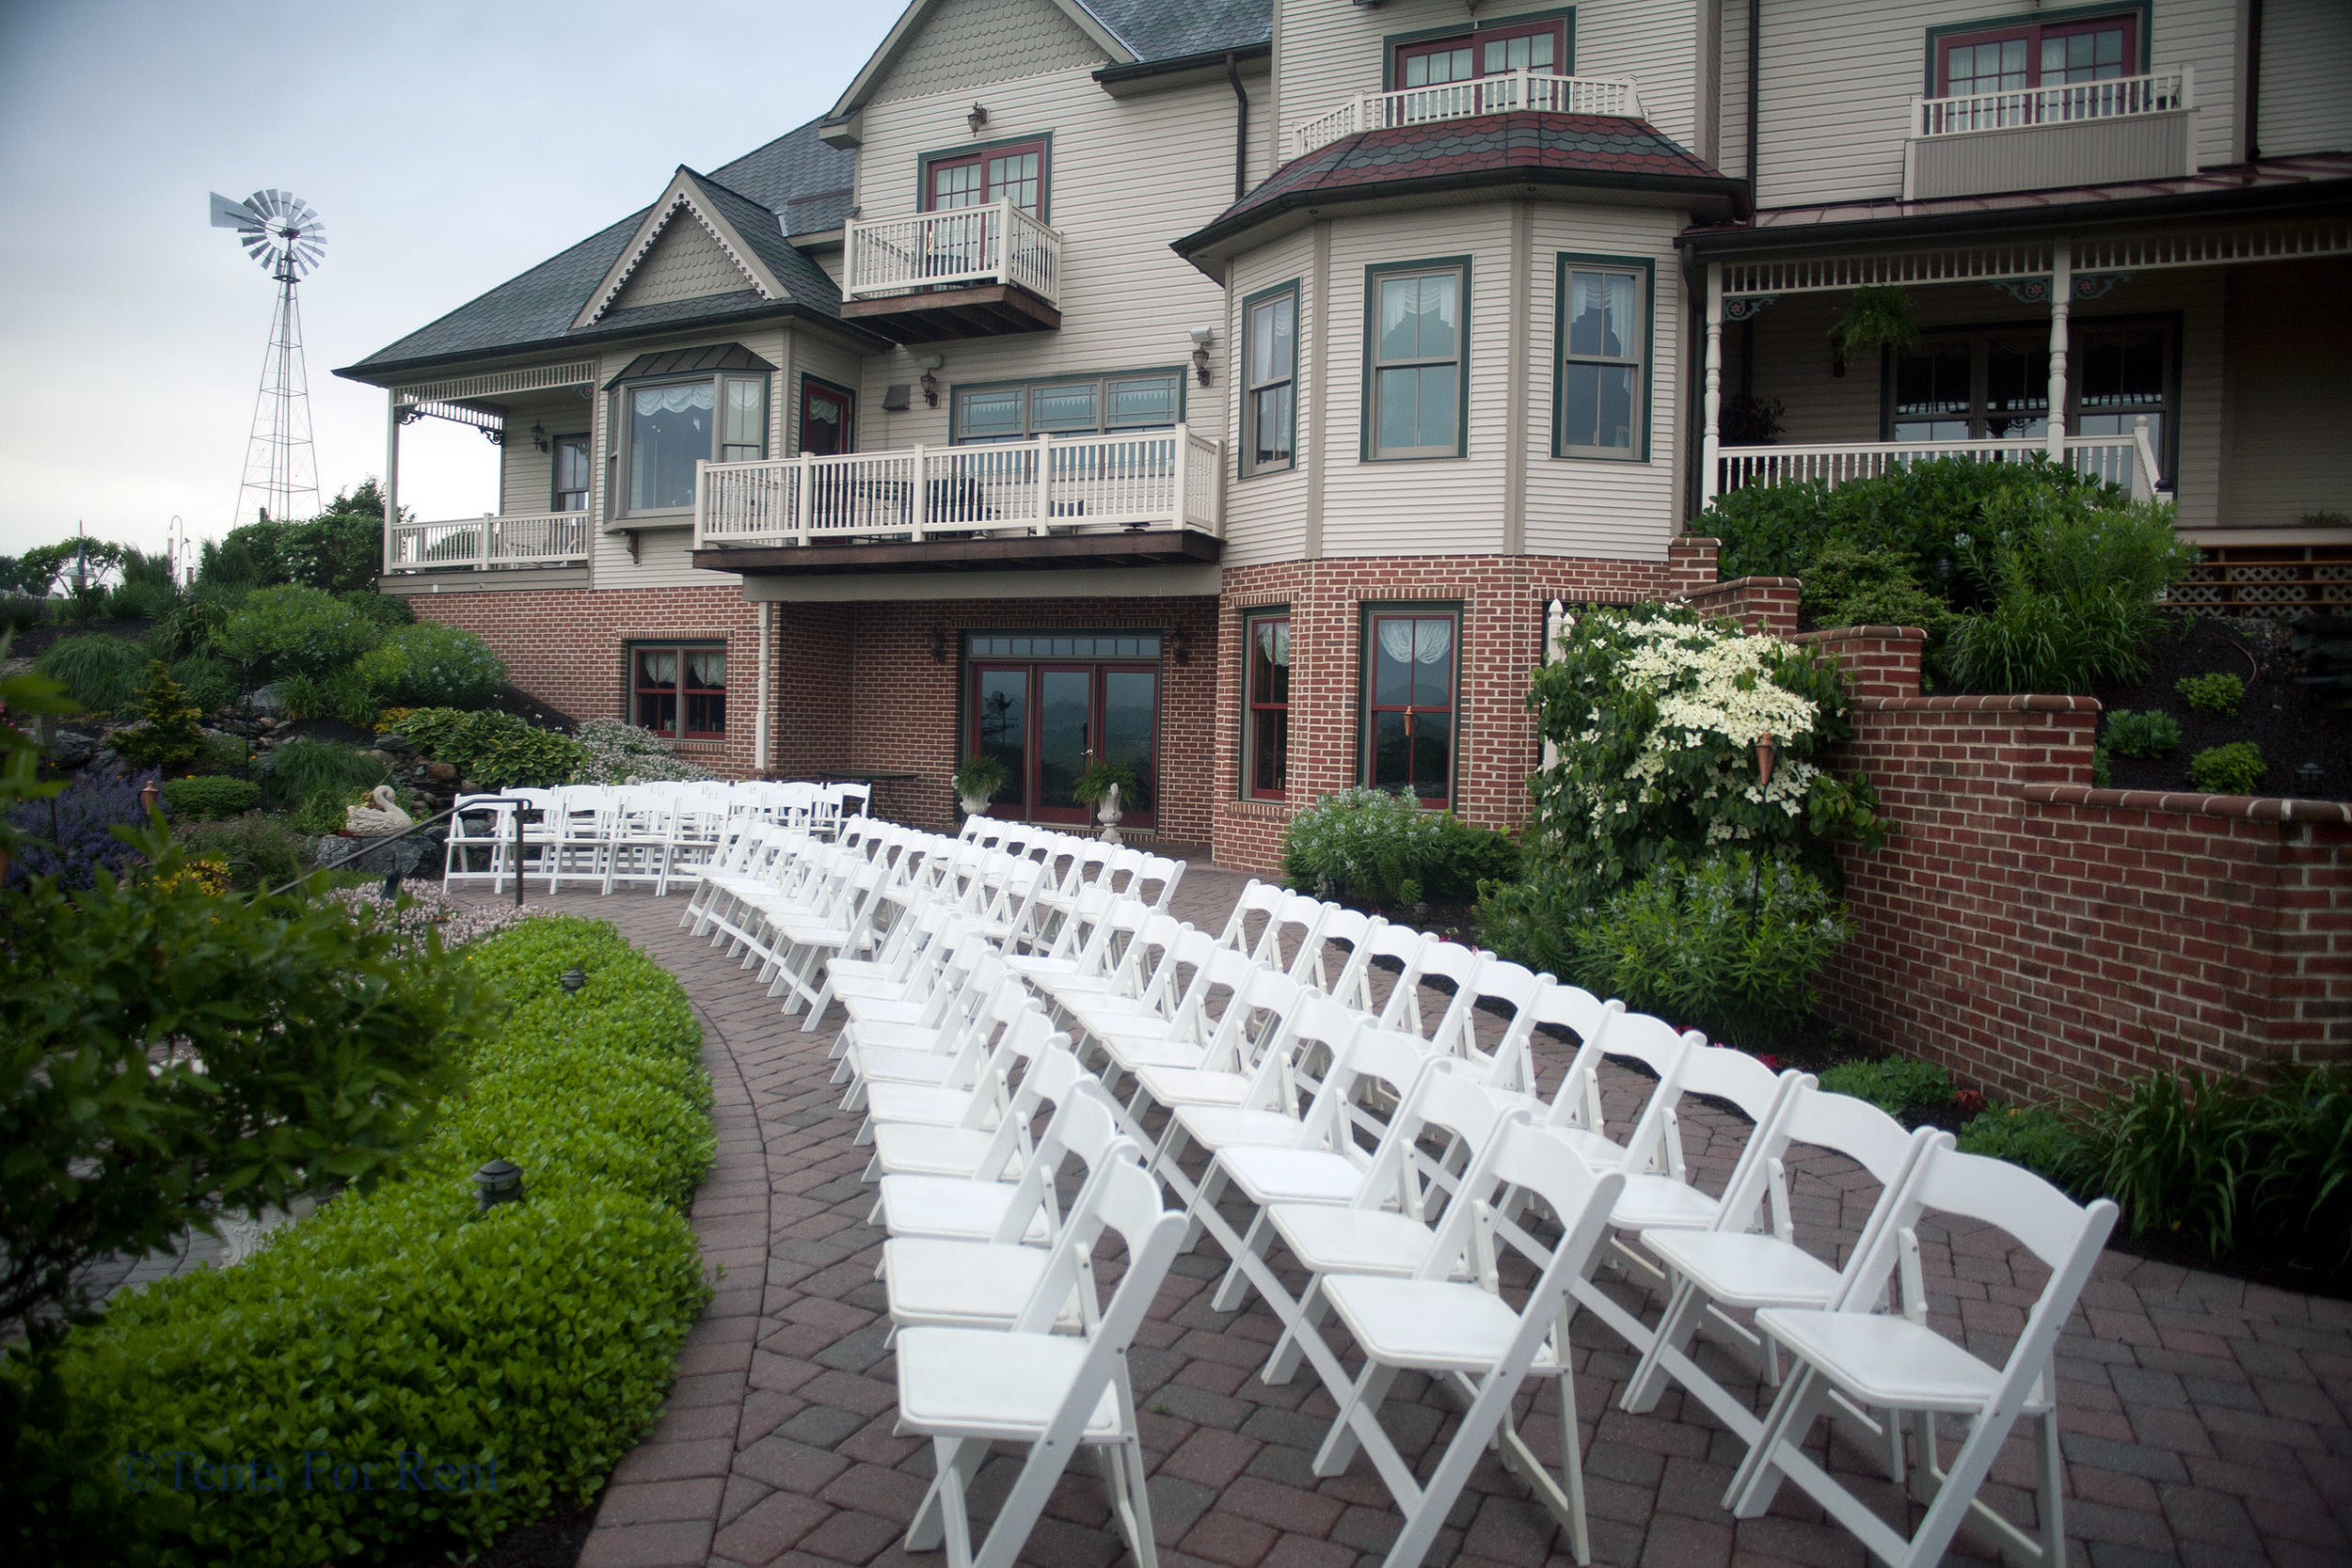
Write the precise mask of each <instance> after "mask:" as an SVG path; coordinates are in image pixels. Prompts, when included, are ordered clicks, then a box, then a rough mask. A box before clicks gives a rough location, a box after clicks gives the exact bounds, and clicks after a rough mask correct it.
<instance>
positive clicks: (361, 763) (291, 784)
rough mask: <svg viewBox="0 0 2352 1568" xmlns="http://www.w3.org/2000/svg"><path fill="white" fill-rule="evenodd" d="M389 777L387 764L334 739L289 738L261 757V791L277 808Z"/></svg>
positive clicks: (371, 784) (370, 785) (363, 787)
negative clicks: (338, 743) (386, 768)
mask: <svg viewBox="0 0 2352 1568" xmlns="http://www.w3.org/2000/svg"><path fill="white" fill-rule="evenodd" d="M387 777H389V775H388V774H386V772H385V771H384V765H383V764H382V763H380V762H378V761H376V760H375V759H374V758H373V757H372V756H369V755H368V754H367V753H366V752H362V751H359V750H358V749H357V748H355V747H351V746H338V745H336V744H335V743H334V742H333V741H331V740H289V741H287V742H286V743H285V744H284V745H282V746H279V747H278V748H277V749H276V750H275V751H272V752H269V753H268V754H266V755H265V756H263V757H262V794H263V795H264V797H265V798H266V799H267V800H268V801H269V803H270V806H271V807H272V809H274V810H278V811H290V810H292V809H293V808H294V807H296V806H299V805H300V804H302V803H303V802H304V801H305V800H310V798H311V797H312V796H314V795H322V794H329V793H332V794H335V795H338V796H341V795H348V794H350V793H351V792H353V791H355V790H366V789H373V788H374V787H375V786H376V785H377V784H382V783H383V782H384V781H385V779H386V778H387ZM337 815H338V816H341V814H340V813H338V814H337Z"/></svg>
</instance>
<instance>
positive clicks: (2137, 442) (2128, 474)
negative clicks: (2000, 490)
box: [1707, 419, 2161, 500]
mask: <svg viewBox="0 0 2352 1568" xmlns="http://www.w3.org/2000/svg"><path fill="white" fill-rule="evenodd" d="M2049 450H2050V443H2049V442H2048V441H2047V440H2045V439H2043V438H2042V437H2041V436H2031V437H2028V438H2026V439H2024V440H2014V441H2010V440H2001V441H1842V442H1815V443H1810V444H1804V445H1788V446H1772V447H1724V449H1723V450H1722V451H1721V452H1720V453H1719V454H1718V456H1717V459H1716V473H1715V485H1714V488H1712V489H1711V490H1709V491H1708V496H1707V499H1710V500H1711V499H1713V498H1714V497H1716V496H1721V495H1728V494H1730V493H1731V492H1732V491H1734V490H1738V489H1740V488H1741V487H1743V486H1745V485H1750V484H1803V483H1809V482H1812V481H1819V482H1820V483H1823V484H1826V485H1831V486H1833V487H1834V486H1836V485H1838V484H1843V483H1850V482H1851V481H1853V480H1857V479H1874V478H1876V477H1877V476H1879V475H1880V474H1883V473H1885V472H1886V471H1887V470H1889V469H1891V468H1899V467H1908V466H1909V465H1911V464H1914V463H1927V462H1931V461H1933V460H1934V459H1936V458H1940V457H1958V458H1963V459H1966V460H1968V461H1970V462H1976V463H2029V462H2031V461H2033V460H2034V459H2035V458H2037V457H2042V456H2046V455H2047V454H2048V452H2049ZM2066 462H2067V465H2068V466H2069V467H2072V468H2074V471H2075V472H2077V473H2081V474H2089V475H2091V476H2093V477H2095V478H2098V479H2104V480H2106V481H2107V482H2108V483H2111V484H2120V485H2122V487H2123V488H2124V489H2125V490H2127V491H2129V492H2130V493H2131V496H2132V499H2134V500H2146V499H2149V498H2151V497H2152V496H2153V495H2154V494H2155V493H2156V490H2157V487H2158V485H2159V484H2160V483H2161V477H2160V476H2159V474H2158V473H2157V470H2156V454H2155V448H2154V444H2153V442H2152V441H2151V440H2150V438H2149V434H2148V424H2147V421H2146V420H2144V419H2143V420H2140V421H2139V423H2138V426H2137V429H2135V430H2134V431H2133V433H2132V434H2131V435H2129V436H2068V437H2067V438H2066Z"/></svg>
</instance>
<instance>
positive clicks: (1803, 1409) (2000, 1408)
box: [1724, 1148, 2116, 1568]
mask: <svg viewBox="0 0 2352 1568" xmlns="http://www.w3.org/2000/svg"><path fill="white" fill-rule="evenodd" d="M1928 1211H1934V1212H1940V1213H1944V1214H1949V1215H1954V1216H1957V1217H1960V1218H1963V1219H1969V1220H1976V1221H1978V1222H1979V1223H1981V1224H1985V1225H1990V1226H1994V1227H1998V1228H2000V1229H2002V1230H2004V1231H2007V1232H2008V1233H2009V1234H2010V1236H2012V1237H2014V1238H2015V1239H2016V1240H2017V1241H2019V1242H2021V1243H2024V1244H2025V1246H2026V1250H2028V1251H2030V1252H2031V1253H2032V1254H2033V1255H2034V1256H2035V1257H2036V1258H2038V1259H2041V1261H2042V1264H2043V1265H2044V1266H2045V1267H2047V1268H2048V1269H2049V1271H2050V1277H2049V1279H2048V1281H2047V1282H2046V1283H2045V1284H2044V1285H2043V1286H2042V1294H2041V1295H2040V1297H2039V1298H2037V1299H2036V1300H2035V1302H2034V1304H2033V1307H2032V1309H2031V1310H2030V1311H2028V1312H2027V1313H2026V1325H2025V1329H2024V1331H2023V1332H2022V1333H2020V1334H2019V1335H2018V1336H2017V1338H2016V1340H2015V1342H2014V1343H2013V1344H2012V1345H2011V1347H2010V1353H2009V1355H2008V1358H2007V1359H2006V1360H2004V1361H2003V1362H2002V1363H2001V1364H2000V1365H1999V1366H1994V1365H1993V1364H1991V1363H1990V1362H1987V1361H1984V1360H1982V1359H1980V1358H1979V1356H1977V1355H1976V1354H1974V1353H1973V1352H1971V1351H1970V1350H1968V1349H1967V1348H1966V1347H1965V1346H1963V1345H1962V1344H1959V1343H1957V1342H1955V1341H1954V1340H1952V1339H1949V1338H1946V1337H1945V1336H1944V1335H1942V1334H1939V1333H1937V1332H1936V1331H1935V1330H1934V1329H1933V1328H1931V1327H1930V1326H1929V1325H1928V1322H1927V1315H1928V1303H1927V1290H1926V1282H1925V1279H1924V1277H1923V1276H1922V1274H1921V1271H1920V1266H1919V1243H1918V1233H1917V1230H1916V1228H1915V1227H1916V1226H1917V1224H1918V1221H1919V1217H1920V1215H1921V1214H1922V1213H1923V1212H1928ZM2115 1216H2116V1206H2115V1204H2114V1203H2113V1201H2111V1200H2110V1199H2107V1198H2104V1197H2103V1198H2099V1199H2096V1200H2095V1201H2093V1202H2091V1203H2090V1204H2089V1205H2088V1206H2085V1205H2080V1204H2077V1203H2075V1202H2074V1200H2073V1199H2072V1198H2070V1197H2068V1196H2066V1195H2065V1194H2064V1193H2062V1192H2060V1191H2058V1189H2057V1188H2056V1187H2053V1186H2052V1185H2050V1183H2049V1182H2047V1181H2044V1180H2042V1178H2040V1177H2038V1176H2036V1175H2034V1174H2033V1173H2032V1172H2031V1171H2028V1170H2026V1168H2025V1167H2023V1166H2022V1165H2013V1164H2010V1163H2009V1162H2008V1161H2006V1160H1996V1159H1992V1158H1990V1157H1988V1156H1985V1155H1979V1154H1963V1153H1960V1152H1958V1151H1957V1150H1955V1149H1951V1148H1934V1149H1931V1150H1930V1151H1929V1152H1928V1153H1927V1154H1926V1155H1925V1156H1924V1157H1923V1158H1922V1159H1921V1161H1920V1169H1919V1173H1918V1175H1917V1178H1916V1179H1915V1180H1914V1181H1913V1182H1912V1186H1911V1193H1910V1195H1909V1196H1908V1197H1907V1198H1906V1199H1905V1200H1904V1202H1903V1204H1902V1206H1901V1208H1900V1209H1899V1212H1896V1213H1895V1214H1894V1215H1892V1216H1890V1218H1889V1221H1888V1223H1887V1224H1886V1225H1884V1226H1883V1227H1882V1228H1881V1229H1880V1232H1879V1235H1878V1237H1877V1242H1876V1244H1875V1245H1874V1246H1873V1247H1872V1248H1871V1255H1870V1259H1869V1261H1868V1262H1867V1264H1866V1265H1865V1266H1864V1267H1863V1268H1861V1269H1860V1270H1858V1271H1856V1275H1855V1277H1854V1278H1853V1279H1852V1280H1851V1282H1850V1284H1849V1285H1848V1287H1847V1290H1846V1292H1845V1294H1844V1296H1843V1297H1842V1299H1840V1301H1839V1302H1838V1303H1837V1304H1836V1306H1834V1307H1829V1308H1826V1309H1821V1310H1811V1311H1807V1310H1800V1309H1791V1308H1786V1307H1767V1308H1765V1309H1764V1310H1763V1311H1761V1312H1758V1313H1757V1314H1756V1327H1757V1328H1759V1329H1761V1330H1762V1331H1763V1332H1764V1333H1766V1334H1769V1335H1771V1336H1772V1338H1774V1339H1776V1340H1778V1341H1779V1342H1780V1344H1781V1345H1782V1346H1783V1347H1784V1348H1785V1349H1786V1350H1788V1353H1789V1354H1790V1355H1791V1356H1792V1357H1793V1358H1794V1360H1795V1365H1794V1366H1793V1367H1792V1369H1791V1370H1790V1373H1789V1376H1788V1381H1787V1382H1786V1383H1784V1384H1783V1385H1782V1386H1781V1390H1780V1396H1779V1398H1777V1399H1776V1400H1774V1401H1773V1402H1772V1411H1771V1413H1770V1414H1769V1415H1767V1416H1766V1417H1765V1418H1764V1429H1763V1433H1762V1434H1761V1435H1760V1436H1759V1437H1758V1438H1757V1439H1756V1444H1755V1446H1754V1447H1753V1448H1752V1449H1750V1450H1749V1452H1748V1457H1747V1458H1746V1460H1745V1461H1743V1462H1742V1463H1741V1465H1740V1470H1739V1473H1738V1474H1737V1475H1735V1476H1734V1477H1733V1478H1732V1482H1731V1488H1730V1491H1729V1492H1728V1493H1727V1494H1726V1496H1725V1498H1724V1504H1725V1506H1726V1507H1728V1508H1729V1509H1730V1510H1731V1511H1732V1513H1735V1514H1737V1515H1738V1516H1739V1517H1740V1518H1742V1519H1753V1518H1756V1517H1757V1516H1759V1515H1760V1514H1762V1513H1764V1511H1765V1510H1766V1509H1767V1508H1769V1507H1770V1506H1771V1505H1772V1496H1773V1494H1774V1493H1775V1492H1776V1491H1777V1490H1778V1489H1779V1485H1780V1481H1781V1480H1782V1479H1783V1478H1784V1477H1786V1478H1787V1479H1788V1480H1790V1481H1795V1482H1796V1483H1797V1484H1798V1486H1799V1487H1801V1488H1802V1489H1803V1490H1804V1492H1805V1493H1806V1495H1807V1496H1809V1497H1812V1498H1813V1500H1814V1501H1815V1502H1817V1503H1819V1504H1820V1505H1821V1507H1822V1508H1824V1509H1825V1510H1827V1511H1828V1512H1829V1514H1830V1516H1831V1517H1832V1518H1834V1519H1836V1521H1837V1522H1838V1523H1839V1524H1841V1525H1843V1526H1845V1527H1846V1528H1847V1529H1848V1530H1850V1531H1851V1532H1852V1534H1853V1535H1854V1537H1855V1538H1856V1539H1857V1540H1859V1541H1860V1542H1861V1543H1862V1544H1863V1545H1864V1546H1865V1547H1867V1548H1868V1550H1869V1552H1870V1554H1871V1555H1872V1556H1873V1557H1876V1558H1878V1559H1879V1560H1881V1561H1883V1562H1885V1563H1888V1564H1890V1565H1892V1568H1926V1565H1928V1564H1931V1563H1935V1562H1940V1561H1941V1560H1943V1557H1944V1551H1945V1548H1946V1547H1947V1546H1948V1545H1950V1544H1951V1541H1952V1537H1953V1535H1954V1534H1956V1533H1957V1532H1958V1531H1959V1529H1960V1527H1961V1525H1962V1524H1963V1523H1964V1522H1970V1521H1973V1522H1975V1523H1976V1524H1978V1525H1979V1526H1981V1527H1983V1528H1985V1529H1986V1530H1987V1532H1988V1533H1989V1534H1991V1535H1992V1536H1993V1538H1994V1540H1996V1541H1997V1542H1998V1543H1999V1544H2000V1547H2001V1550H2002V1553H2003V1555H2004V1556H2010V1557H2014V1558H2016V1559H2018V1560H2023V1561H2026V1562H2028V1563H2032V1564H2035V1565H2037V1568H2060V1565H2061V1564H2062V1563H2063V1562H2064V1561H2065V1560H2066V1519H2065V1513H2064V1506H2063V1502H2062V1493H2063V1483H2064V1474H2063V1472H2064V1469H2065V1462H2064V1458H2063V1456H2062V1455H2061V1453H2060V1452H2059V1449H2058V1383H2057V1373H2056V1369H2055V1367H2054V1366H2053V1364H2052V1359H2053V1358H2052V1352H2053V1350H2054V1348H2055V1347H2056V1345H2057V1342H2058V1331H2059V1329H2061V1328H2062V1327H2064V1326H2065V1323H2066V1319H2067V1315H2068V1314H2069V1313H2071V1312H2073V1311H2074V1304H2075V1302H2076V1301H2077V1300H2078V1299H2079V1298H2080V1297H2081V1295H2082V1290H2083V1286H2084V1285H2085V1284H2086V1283H2087V1282H2088V1281H2089V1280H2090V1271H2091V1269H2092V1267H2093V1266H2094V1265H2095V1264H2096V1263H2097V1262H2098V1260H2099V1249H2100V1248H2101V1247H2102V1246H2104V1245H2106V1239H2107V1235H2108V1232H2109V1231H2111V1230H2112V1229H2114V1227H2115ZM1897 1274H1899V1275H1900V1285H1901V1301H1902V1311H1901V1312H1900V1314H1893V1313H1882V1312H1877V1311H1874V1310H1872V1307H1874V1306H1875V1304H1876V1303H1877V1301H1878V1299H1879V1297H1880V1295H1881V1293H1882V1292H1883V1291H1884V1290H1885V1289H1886V1287H1887V1284H1888V1281H1889V1277H1890V1276H1891V1275H1897ZM1832 1390H1835V1391H1836V1393H1837V1394H1839V1395H1841V1396H1842V1397H1843V1398H1844V1399H1846V1400H1848V1401H1850V1402H1852V1403H1855V1404H1858V1405H1861V1406H1863V1407H1864V1408H1866V1409H1873V1410H1883V1411H1886V1412H1887V1413H1888V1415H1889V1418H1890V1420H1899V1419H1900V1418H1904V1417H1908V1418H1910V1424H1911V1427H1912V1444H1913V1449H1912V1456H1911V1458H1912V1462H1911V1486H1912V1493H1913V1496H1914V1497H1915V1500H1916V1501H1918V1502H1920V1503H1923V1504H1925V1505H1926V1513H1925V1514H1924V1515H1923V1516H1922V1517H1921V1518H1920V1521H1919V1524H1918V1527H1917V1528H1915V1529H1913V1530H1912V1531H1911V1532H1910V1534H1909V1535H1908V1536H1906V1535H1905V1534H1903V1533H1902V1532H1901V1531H1900V1530H1899V1529H1898V1528H1896V1527H1894V1526H1890V1525H1889V1524H1887V1523H1886V1521H1885V1520H1883V1519H1882V1518H1880V1517H1879V1516H1878V1514H1876V1513H1873V1512H1872V1511H1871V1510H1870V1509H1869V1508H1868V1507H1867V1506H1866V1505H1865V1504H1864V1503H1863V1502H1862V1501H1861V1499H1860V1498H1858V1497H1855V1496H1854V1495H1853V1494H1852V1493H1851V1492H1850V1491H1848V1490H1847V1489H1846V1487H1845V1486H1844V1485H1842V1484H1841V1483H1840V1482H1839V1481H1837V1479H1836V1477H1835V1476H1832V1475H1831V1474H1830V1473H1829V1472H1828V1471H1826V1470H1824V1469H1823V1468H1822V1467H1821V1466H1820V1465H1819V1464H1818V1463H1816V1462H1815V1461H1814V1459H1813V1458H1812V1456H1811V1455H1809V1454H1807V1453H1805V1452H1804V1449H1803V1447H1802V1446H1801V1445H1802V1444H1803V1443H1804V1438H1805V1435H1806V1433H1808V1432H1809V1431H1810V1430H1811V1428H1812V1425H1813V1421H1814V1418H1816V1417H1817V1416H1819V1415H1820V1414H1821V1412H1822V1410H1823V1408H1824V1405H1825V1403H1826V1402H1827V1400H1828V1397H1829V1395H1830V1393H1831V1391H1832ZM1939 1416H1949V1417H1955V1418H1961V1419H1963V1420H1964V1421H1965V1422H1966V1423H1967V1429H1968V1430H1967V1434H1966V1436H1965V1437H1963V1439H1962V1440H1961V1443H1960V1449H1959V1452H1958V1453H1957V1454H1956V1455H1955V1456H1954V1458H1953V1459H1952V1462H1951V1463H1950V1464H1949V1465H1946V1464H1945V1463H1944V1462H1943V1456H1942V1454H1941V1452H1940V1451H1939V1449H1938V1448H1937V1434H1936V1418H1937V1417H1939ZM2021 1416H2031V1417H2033V1418H2035V1425H2036V1429H2037V1431H2036V1436H2037V1437H2038V1439H2039V1449H2040V1453H2039V1456H2038V1457H2039V1464H2038V1465H2037V1466H2036V1470H2037V1476H2036V1480H2037V1482H2038V1485H2037V1494H2038V1495H2037V1497H2036V1504H2037V1509H2038V1513H2039V1515H2040V1517H2039V1518H2038V1520H2037V1521H2036V1526H2037V1528H2035V1529H2034V1530H2033V1531H2032V1532H2031V1533H2030V1534H2029V1533H2027V1532H2026V1530H2023V1529H2021V1528H2018V1527H2017V1526H2016V1525H2014V1524H2012V1523H2011V1522H2010V1520H2008V1519H2006V1518H2003V1517H2002V1516H2001V1515H2000V1514H1999V1513H1995V1512H1994V1510H1993V1509H1991V1508H1989V1507H1987V1506H1986V1505H1985V1503H1984V1501H1983V1500H1982V1499H1981V1498H1979V1497H1978V1496H1977V1491H1978V1489H1979V1487H1981V1486H1982V1485H1983V1484H1984V1481H1985V1478H1986V1476H1987V1475H1989V1474H1990V1473H1991V1471H1992V1468H1993V1462H1994V1459H1995V1458H1996V1457H1997V1456H1998V1454H1999V1452H2000V1449H2001V1445H2002V1444H2003V1443H2004V1442H2006V1441H2007V1440H2008V1438H2009V1433H2010V1428H2011V1427H2013V1426H2014V1425H2015V1424H2016V1423H2017V1420H2018V1418H2020V1417H2021Z"/></svg>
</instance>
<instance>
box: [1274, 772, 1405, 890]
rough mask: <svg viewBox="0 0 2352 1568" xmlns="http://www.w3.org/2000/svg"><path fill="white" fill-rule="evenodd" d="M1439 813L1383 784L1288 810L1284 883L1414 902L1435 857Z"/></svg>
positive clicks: (1283, 848)
mask: <svg viewBox="0 0 2352 1568" xmlns="http://www.w3.org/2000/svg"><path fill="white" fill-rule="evenodd" d="M1439 832H1442V830H1441V829H1440V828H1439V827H1438V814H1437V813H1436V812H1425V811H1422V809H1421V804H1420V802H1419V801H1417V800H1409V799H1407V798H1406V797H1405V796H1402V795H1393V794H1391V793H1390V792H1389V791H1387V790H1384V789H1343V790H1340V791H1339V792H1338V793H1336V794H1332V795H1327V796H1325V797H1324V798H1323V799H1322V800H1317V801H1316V802H1315V803H1314V804H1313V805H1311V806H1309V807H1308V808H1307V809H1306V810H1305V811H1302V812H1300V813H1298V814H1297V815H1296V816H1293V817H1292V818H1291V821H1290V829H1289V832H1287V833H1286V834H1285V835H1284V837H1283V840H1282V871H1283V875H1284V876H1285V877H1286V878H1287V879H1288V880H1289V882H1290V885H1291V886H1293V887H1295V888H1301V889H1306V890H1311V891H1316V892H1319V893H1322V894H1323V895H1326V896H1335V897H1342V898H1371V899H1377V900H1380V901H1381V902H1384V903H1390V904H1396V903H1406V904H1409V903H1413V902H1415V901H1417V900H1418V899H1419V898H1420V897H1421V895H1422V883H1421V875H1422V871H1423V870H1424V869H1425V868H1426V867H1427V866H1428V864H1429V863H1430V862H1431V861H1432V860H1434V859H1435V858H1436V856H1437V850H1438V834H1439Z"/></svg>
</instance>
